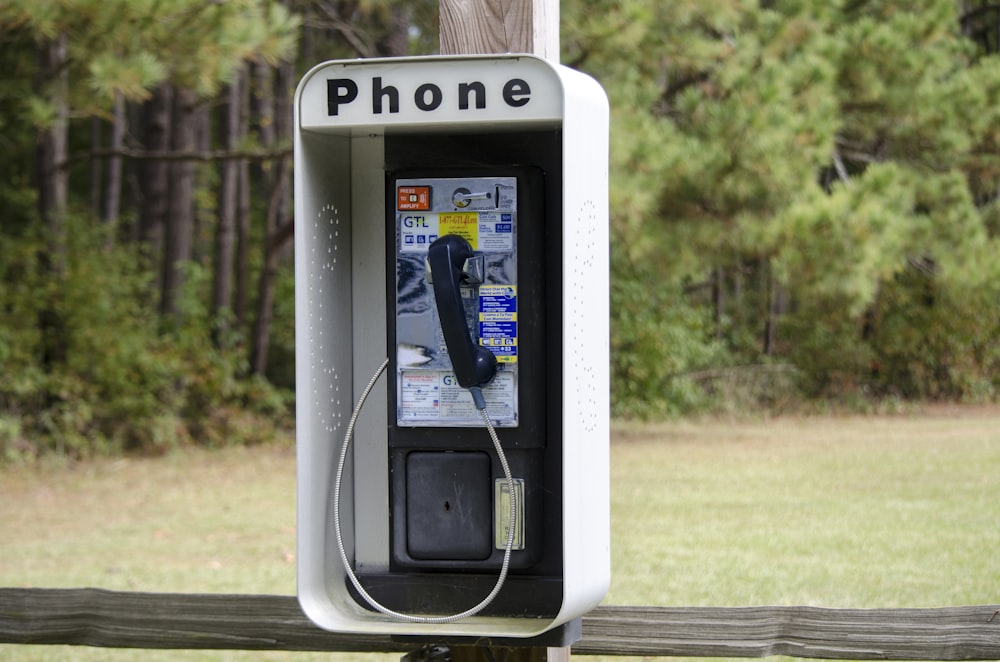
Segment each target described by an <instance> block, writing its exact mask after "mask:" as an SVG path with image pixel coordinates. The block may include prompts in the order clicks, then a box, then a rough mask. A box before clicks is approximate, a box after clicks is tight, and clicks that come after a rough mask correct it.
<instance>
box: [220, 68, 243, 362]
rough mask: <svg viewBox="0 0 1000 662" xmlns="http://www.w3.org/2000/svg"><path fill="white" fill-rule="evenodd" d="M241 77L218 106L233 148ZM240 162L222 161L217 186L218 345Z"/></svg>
mask: <svg viewBox="0 0 1000 662" xmlns="http://www.w3.org/2000/svg"><path fill="white" fill-rule="evenodd" d="M242 87H243V76H242V75H238V76H237V77H236V78H235V79H234V80H233V82H232V83H231V84H230V86H229V88H228V90H227V91H226V94H225V99H226V101H225V103H224V104H223V105H222V107H221V108H220V118H219V119H220V121H219V126H220V127H221V130H222V137H221V138H222V144H223V146H224V147H225V148H226V149H227V150H234V149H236V147H237V146H238V145H239V144H240V139H241V136H240V134H239V131H240V112H241V106H240V103H241V101H242V100H243V92H242ZM240 165H241V161H239V160H236V159H227V160H225V161H223V162H222V165H221V166H220V168H221V175H220V176H221V181H220V185H219V220H218V224H217V225H216V227H215V253H214V258H215V259H214V261H213V262H214V265H215V271H214V273H213V277H212V312H213V316H214V317H215V323H216V327H215V328H214V330H213V335H214V341H215V346H216V347H219V348H222V347H223V346H224V345H225V342H226V340H225V339H226V336H227V335H228V331H229V323H230V321H231V314H232V290H233V258H234V249H235V244H236V216H237V213H238V212H239V203H240Z"/></svg>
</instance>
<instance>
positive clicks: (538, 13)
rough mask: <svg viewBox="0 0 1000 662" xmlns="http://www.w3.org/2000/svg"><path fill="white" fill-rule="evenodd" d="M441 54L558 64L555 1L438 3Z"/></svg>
mask: <svg viewBox="0 0 1000 662" xmlns="http://www.w3.org/2000/svg"><path fill="white" fill-rule="evenodd" d="M439 2H440V4H439V8H440V29H441V35H440V41H441V54H442V55H472V54H486V53H531V54H532V55H537V56H539V57H543V58H545V59H547V60H551V61H553V62H559V0H439ZM497 652H498V653H500V654H499V655H493V654H491V651H489V650H488V649H486V648H482V647H475V646H456V647H453V648H452V650H451V658H450V659H451V661H452V662H492V661H493V660H501V659H502V660H507V661H508V662H568V660H569V656H570V649H569V646H566V647H563V648H542V647H522V648H504V649H503V651H502V652H501V651H497Z"/></svg>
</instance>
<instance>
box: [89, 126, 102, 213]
mask: <svg viewBox="0 0 1000 662" xmlns="http://www.w3.org/2000/svg"><path fill="white" fill-rule="evenodd" d="M103 134H104V132H103V131H102V130H101V118H100V117H98V116H96V115H95V116H93V117H91V118H90V148H91V149H92V150H94V151H97V150H99V149H102V148H103V147H104V145H103V139H102V138H103ZM103 166H104V159H102V158H101V157H99V156H97V157H94V158H92V159H91V160H90V211H91V212H92V213H93V214H94V217H95V218H96V217H98V216H100V215H101V202H102V197H101V178H102V175H103V169H104V168H103Z"/></svg>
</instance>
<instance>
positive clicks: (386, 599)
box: [347, 572, 562, 618]
mask: <svg viewBox="0 0 1000 662" xmlns="http://www.w3.org/2000/svg"><path fill="white" fill-rule="evenodd" d="M497 576H498V575H496V574H483V575H479V574H476V575H470V574H458V573H438V572H427V573H399V572H393V573H388V572H387V573H366V574H362V575H360V576H359V579H360V580H361V585H362V586H364V588H365V590H366V591H368V593H369V594H370V595H371V596H372V597H373V598H375V599H376V600H377V601H378V602H379V603H381V604H383V605H385V606H386V607H388V608H390V609H392V610H393V611H398V612H401V613H404V614H413V615H417V616H421V615H434V616H447V615H449V614H458V613H461V612H463V611H465V610H467V609H470V608H472V607H474V606H476V605H477V604H479V603H480V602H481V601H482V600H483V598H485V597H486V596H487V595H489V593H490V591H491V590H493V586H494V585H495V584H496V580H497ZM347 588H348V589H349V590H350V592H351V596H352V597H353V598H354V599H355V601H357V603H358V604H360V605H362V606H364V607H366V608H369V609H370V608H371V607H370V606H369V605H368V604H367V603H366V602H365V600H364V598H362V597H361V596H360V595H358V594H357V592H356V591H355V589H354V586H353V585H352V584H351V583H350V582H347ZM561 606H562V581H561V580H560V579H559V578H555V577H537V576H534V577H527V576H519V575H508V576H507V580H506V582H505V583H504V586H503V588H502V589H501V590H500V593H499V595H497V597H496V599H495V600H494V601H493V603H492V604H490V605H489V606H488V607H487V608H486V609H484V610H483V611H482V612H481V613H482V615H484V616H524V617H536V618H553V617H555V615H556V614H557V613H559V609H560V607H561Z"/></svg>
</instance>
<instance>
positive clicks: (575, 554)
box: [294, 55, 610, 637]
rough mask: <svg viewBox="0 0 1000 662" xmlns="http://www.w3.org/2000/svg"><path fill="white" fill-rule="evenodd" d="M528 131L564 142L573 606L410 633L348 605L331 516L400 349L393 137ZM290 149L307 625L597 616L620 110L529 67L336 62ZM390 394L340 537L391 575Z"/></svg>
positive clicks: (350, 493) (457, 61) (474, 626)
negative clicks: (389, 315)
mask: <svg viewBox="0 0 1000 662" xmlns="http://www.w3.org/2000/svg"><path fill="white" fill-rule="evenodd" d="M330 81H341V83H331V82H330ZM344 81H353V83H354V84H356V85H357V90H356V93H355V90H353V88H352V83H350V82H344ZM470 81H476V82H479V83H481V84H482V88H481V89H482V90H483V91H484V92H485V96H483V97H482V100H481V99H480V97H478V96H469V95H470V92H469V88H468V87H467V84H468V83H469V82H470ZM511 81H515V82H513V83H512V82H511ZM522 83H523V84H524V85H522ZM390 84H391V85H392V86H393V87H394V88H395V89H396V91H397V92H398V107H397V108H396V109H395V111H394V112H393V108H392V106H391V102H392V101H394V99H393V98H392V97H391V96H390V95H382V96H381V97H380V98H377V97H378V95H379V92H380V89H379V88H378V87H377V86H381V89H382V90H384V88H385V86H388V85H390ZM462 85H466V87H464V88H463V87H461V86H462ZM477 89H480V88H477ZM463 95H464V99H463ZM379 104H381V106H380V105H379ZM463 105H464V106H465V107H463ZM528 127H532V128H538V127H553V128H557V129H561V131H562V136H563V140H562V164H563V166H562V167H563V182H564V183H563V190H562V203H563V204H562V207H563V211H564V215H563V219H562V223H561V227H562V238H561V240H562V251H563V265H562V278H561V280H562V290H563V291H562V292H558V293H553V296H558V297H559V298H560V300H561V307H562V316H563V319H562V328H563V333H564V335H563V343H562V351H563V358H564V360H563V374H562V376H561V379H562V384H563V403H562V408H561V411H555V412H551V414H550V415H552V416H561V417H562V430H563V436H564V440H563V443H564V453H563V456H564V457H563V466H562V477H563V499H562V504H563V505H562V507H563V513H562V515H563V517H562V520H563V532H562V535H563V556H564V558H563V566H564V576H563V603H562V608H561V610H560V611H559V613H558V615H557V616H556V617H555V618H553V619H551V620H550V619H526V618H493V617H485V616H483V617H473V618H469V619H466V620H463V621H460V622H456V623H451V624H444V625H422V624H411V623H403V622H397V621H395V620H392V619H389V618H387V617H385V616H381V615H379V614H377V613H375V612H372V611H369V610H366V609H363V608H361V607H360V606H359V605H358V604H357V603H356V602H355V601H354V600H353V599H352V598H351V596H350V595H349V594H348V592H347V590H346V588H345V582H344V579H345V575H344V570H343V568H342V566H341V562H340V559H339V556H338V554H337V552H336V547H335V542H334V540H333V534H332V531H333V525H332V522H331V512H332V509H331V494H332V487H331V483H332V480H333V474H334V469H335V464H336V458H337V455H338V453H339V451H340V449H341V447H342V444H343V439H342V436H343V434H344V429H345V427H346V426H347V422H348V419H349V417H350V415H351V411H352V409H353V407H354V404H355V400H356V398H357V396H358V394H359V393H360V391H361V389H362V388H363V387H364V385H365V384H366V383H367V381H368V379H369V378H370V376H371V374H372V372H373V371H374V369H375V368H376V367H377V366H378V365H379V364H380V363H381V361H382V360H383V358H384V357H385V353H386V345H387V342H386V320H385V315H386V276H385V273H386V263H385V260H386V256H385V253H386V237H385V232H386V224H385V202H384V200H385V195H386V191H385V160H384V145H385V140H386V136H387V135H391V134H392V133H393V132H399V131H408V132H415V131H418V132H423V131H426V132H429V133H434V132H437V133H441V134H449V133H455V132H458V133H460V132H462V131H466V130H479V131H482V130H488V131H491V132H500V133H511V134H514V133H517V132H518V131H522V130H524V129H526V128H528ZM294 140H295V145H294V147H295V161H294V165H295V224H296V228H295V262H296V264H295V282H296V287H295V290H296V292H295V298H296V299H295V304H296V346H297V357H296V364H297V365H296V373H297V375H296V392H297V412H296V414H297V416H296V420H297V445H298V450H297V452H298V495H297V496H298V557H297V558H298V594H299V600H300V602H301V605H302V607H303V609H304V611H305V613H306V614H307V615H308V616H309V618H310V619H312V620H313V621H314V622H315V623H317V624H318V625H319V626H321V627H323V628H326V629H329V630H334V631H343V632H366V633H391V634H415V635H416V634H419V635H439V636H492V637H529V636H534V635H538V634H540V633H542V632H544V631H546V630H548V629H551V628H553V627H555V626H557V625H560V624H563V623H566V622H568V621H570V620H571V619H573V618H576V617H578V616H580V615H582V614H584V613H586V612H587V611H589V610H590V609H592V608H593V607H594V606H596V605H597V603H598V602H600V600H601V599H602V598H603V596H604V595H605V593H606V591H607V588H608V584H609V581H610V542H609V535H610V534H609V531H610V522H609V520H610V513H609V510H610V507H609V471H608V464H609V457H608V455H609V453H608V442H609V413H608V407H609V405H608V401H609V375H608V366H609V349H608V348H609V336H608V323H609V322H608V320H609V310H608V308H609V304H608V289H609V281H608V278H609V256H608V252H609V251H608V104H607V98H606V96H605V94H604V92H603V90H602V89H601V87H600V85H598V84H597V83H596V82H595V81H594V80H593V79H592V78H590V77H588V76H586V75H584V74H581V73H579V72H576V71H573V70H571V69H568V68H566V67H563V66H560V65H556V64H553V63H551V62H548V61H546V60H542V59H539V58H536V57H532V56H524V55H508V56H469V57H464V56H463V57H440V56H439V57H426V58H392V59H381V60H354V61H338V62H328V63H325V64H321V65H319V66H317V67H315V68H313V69H312V70H311V71H310V72H309V73H307V74H306V75H305V77H304V78H303V79H302V81H301V83H300V84H299V87H298V89H297V91H296V95H295V137H294ZM386 397H387V396H386V390H385V378H384V377H383V380H382V382H381V385H380V386H379V387H378V388H376V390H375V391H374V392H373V394H372V396H371V398H370V399H369V402H368V404H367V405H366V406H365V408H364V410H363V413H362V415H361V418H360V419H359V422H358V425H357V428H356V433H355V443H354V445H353V446H352V452H353V473H352V474H351V478H352V479H353V480H351V479H349V480H348V483H352V484H345V496H344V499H343V505H342V510H343V512H344V513H353V518H351V517H350V516H349V515H346V516H345V521H344V522H343V529H344V531H345V532H346V536H347V540H346V543H347V549H348V550H353V553H354V562H355V564H356V566H357V567H358V568H359V569H386V568H387V567H388V563H389V561H388V559H389V551H388V547H389V524H388V522H387V519H388V515H387V514H388V509H389V505H388V490H389V488H388V480H389V479H388V477H387V472H388V469H387V459H386V456H387V450H386V443H385V435H386V432H385V431H386V425H387V414H386V408H387V404H386Z"/></svg>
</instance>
